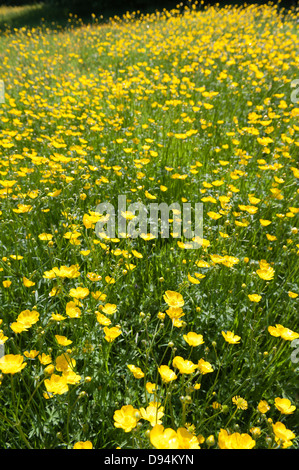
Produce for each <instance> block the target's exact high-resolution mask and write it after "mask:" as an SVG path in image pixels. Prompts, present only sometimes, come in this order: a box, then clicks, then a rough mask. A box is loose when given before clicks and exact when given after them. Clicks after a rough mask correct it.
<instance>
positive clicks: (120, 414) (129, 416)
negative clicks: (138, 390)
mask: <svg viewBox="0 0 299 470" xmlns="http://www.w3.org/2000/svg"><path fill="white" fill-rule="evenodd" d="M113 419H114V426H115V427H116V428H121V429H123V430H124V431H125V432H130V431H132V429H134V428H135V427H136V425H137V423H138V421H139V419H140V413H139V410H138V409H136V408H134V407H133V406H132V405H124V406H122V408H121V409H120V410H116V411H115V412H114V415H113Z"/></svg>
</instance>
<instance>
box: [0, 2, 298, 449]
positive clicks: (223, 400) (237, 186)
mask: <svg viewBox="0 0 299 470" xmlns="http://www.w3.org/2000/svg"><path fill="white" fill-rule="evenodd" d="M297 45H298V12H296V11H295V10H292V11H290V12H288V13H287V14H286V15H282V14H281V13H279V12H278V10H277V9H276V8H275V7H274V6H273V5H268V6H247V7H244V8H242V7H240V8H237V7H226V8H223V9H221V8H218V7H209V8H204V9H203V10H202V11H196V9H195V8H193V7H192V5H190V8H188V9H187V8H186V9H185V11H184V12H183V13H181V12H179V11H178V10H176V9H173V10H171V11H167V10H164V11H163V12H162V13H156V14H152V15H141V16H140V17H138V18H136V15H134V14H127V15H125V16H124V17H123V18H118V17H114V18H113V20H111V21H110V22H109V23H108V24H107V25H100V24H99V23H98V20H97V18H96V17H95V16H93V22H92V24H90V25H83V23H82V22H81V21H80V20H78V19H77V18H74V17H73V16H71V17H70V18H69V21H68V26H67V27H66V28H64V29H63V28H55V27H52V28H49V27H46V26H45V25H44V26H43V25H42V26H40V27H35V28H29V27H23V28H20V29H13V28H7V29H6V30H5V31H4V32H3V34H2V35H1V37H0V58H1V60H0V79H1V80H3V83H4V86H5V97H4V98H5V99H4V100H2V101H4V102H3V103H1V104H0V223H1V232H0V252H1V256H0V289H1V290H0V348H2V354H3V353H4V356H3V357H2V358H1V359H0V373H1V375H0V382H1V385H0V404H1V407H0V446H1V448H23V447H24V448H25V447H28V448H34V449H38V448H47V449H54V448H73V447H74V446H75V447H93V448H98V449H100V448H116V447H121V448H141V449H145V448H154V447H155V448H169V447H170V448H194V449H196V448H199V447H200V448H276V447H283V448H289V447H290V448H292V447H298V438H297V437H296V436H297V434H298V414H296V413H297V408H298V357H299V354H298V353H297V349H296V348H298V337H299V334H298V333H297V332H298V299H299V297H298V294H299V287H298V283H297V281H298V254H299V240H298V213H299V205H298V193H299V188H298V177H299V169H298V145H299V141H298V130H299V123H298V116H299V105H298V96H299V93H297V91H296V86H297V88H298V84H297V82H294V80H295V79H296V78H299V77H298V66H299V58H298V53H297V52H298V50H297ZM119 195H125V196H126V198H127V204H128V206H129V204H130V203H134V202H138V201H140V202H142V203H143V204H144V205H145V206H148V205H149V204H150V203H153V202H157V203H159V204H160V203H163V202H164V203H167V204H168V205H170V204H172V203H176V202H177V203H179V204H181V205H183V203H190V204H191V206H192V208H194V207H195V204H196V203H202V204H203V210H204V212H203V238H202V239H201V240H197V241H200V243H199V244H198V247H197V248H196V249H195V248H194V249H188V243H189V242H190V240H188V239H186V237H184V236H182V237H181V238H176V236H175V235H176V234H175V233H173V231H172V230H170V237H169V238H162V237H161V236H158V237H157V238H152V237H151V236H149V235H148V233H149V232H148V233H146V234H143V235H142V236H139V237H137V238H130V237H128V238H122V237H121V236H120V234H117V235H116V236H115V237H113V238H107V237H106V238H99V237H98V236H97V234H96V232H95V228H96V223H97V222H98V221H99V220H101V217H103V215H105V214H100V213H99V212H97V211H96V208H97V206H98V204H99V203H102V202H109V203H111V204H113V205H114V206H115V208H116V209H117V201H118V196H119ZM123 215H124V216H125V218H126V219H127V223H129V221H130V218H131V216H132V214H130V213H129V211H127V212H126V213H125V214H123ZM175 216H177V214H170V222H171V221H172V220H173V218H174V217H175ZM3 350H4V351H3ZM297 356H298V357H297ZM296 407H297V408H296Z"/></svg>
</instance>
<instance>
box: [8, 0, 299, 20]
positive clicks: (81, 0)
mask: <svg viewBox="0 0 299 470" xmlns="http://www.w3.org/2000/svg"><path fill="white" fill-rule="evenodd" d="M44 2H45V3H47V4H49V5H51V6H52V7H53V8H57V9H61V12H64V13H65V12H66V10H67V11H69V12H72V13H77V14H81V15H90V14H91V13H95V14H102V13H105V12H110V13H111V15H112V16H113V14H114V12H115V14H121V13H125V12H126V11H136V10H139V11H140V12H141V13H143V12H151V11H155V10H162V9H163V8H167V9H171V8H175V7H176V6H177V5H179V4H180V6H181V8H183V6H184V5H190V2H188V1H186V0H181V1H180V0H44ZM38 3H40V1H38V0H6V1H5V0H2V1H1V0H0V5H1V4H3V5H26V4H38ZM198 3H199V5H198V8H202V6H201V5H200V1H199V2H198ZM216 3H218V4H219V5H220V6H224V5H244V4H245V3H246V4H247V5H250V4H259V5H262V4H265V3H268V1H262V0H248V1H247V2H243V1H241V0H218V1H213V0H210V1H209V0H205V2H204V4H209V5H215V4H216ZM272 3H274V4H278V5H279V6H280V7H283V8H290V7H292V6H298V3H299V0H281V1H275V0H274V1H273V2H272Z"/></svg>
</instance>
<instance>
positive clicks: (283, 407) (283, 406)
mask: <svg viewBox="0 0 299 470" xmlns="http://www.w3.org/2000/svg"><path fill="white" fill-rule="evenodd" d="M275 406H276V408H277V409H278V410H279V411H280V412H281V413H282V414H284V415H290V414H293V413H294V411H295V410H296V406H295V405H292V404H291V400H289V399H288V398H279V397H277V398H275Z"/></svg>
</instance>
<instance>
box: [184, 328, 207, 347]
mask: <svg viewBox="0 0 299 470" xmlns="http://www.w3.org/2000/svg"><path fill="white" fill-rule="evenodd" d="M183 338H184V340H185V341H186V343H188V344H189V346H192V347H195V346H199V345H200V344H203V343H204V340H203V336H202V335H199V334H197V333H195V332H194V331H189V333H188V334H186V335H183Z"/></svg>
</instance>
